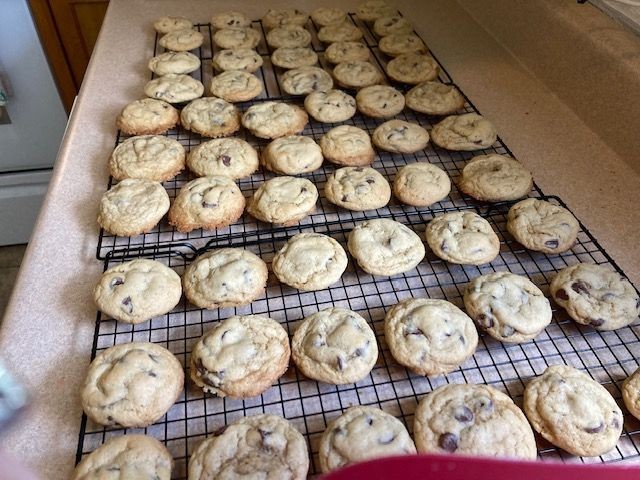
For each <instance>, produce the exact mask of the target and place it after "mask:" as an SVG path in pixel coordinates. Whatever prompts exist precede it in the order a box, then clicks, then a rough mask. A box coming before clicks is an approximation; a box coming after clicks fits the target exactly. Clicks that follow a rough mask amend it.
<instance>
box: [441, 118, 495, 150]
mask: <svg viewBox="0 0 640 480" xmlns="http://www.w3.org/2000/svg"><path fill="white" fill-rule="evenodd" d="M497 138H498V133H497V132H496V127H494V126H493V124H492V123H491V122H489V120H487V119H485V118H483V117H482V116H480V115H478V114H477V113H463V114H462V115H451V116H449V117H447V118H445V119H444V120H442V121H441V122H440V123H438V124H436V125H435V126H434V127H433V129H432V130H431V139H432V140H433V143H435V144H436V145H438V146H439V147H442V148H446V149H447V150H462V151H473V150H480V149H483V148H489V147H490V146H491V145H493V144H494V143H495V141H496V140H497Z"/></svg>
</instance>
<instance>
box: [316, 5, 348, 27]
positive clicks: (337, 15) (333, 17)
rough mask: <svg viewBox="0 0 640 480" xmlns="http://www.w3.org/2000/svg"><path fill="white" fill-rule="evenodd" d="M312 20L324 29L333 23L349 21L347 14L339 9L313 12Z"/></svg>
mask: <svg viewBox="0 0 640 480" xmlns="http://www.w3.org/2000/svg"><path fill="white" fill-rule="evenodd" d="M311 20H313V22H314V23H315V24H316V25H320V26H321V27H324V26H325V25H331V24H332V23H342V22H344V21H345V20H347V14H346V12H345V11H344V10H341V9H339V8H327V7H320V8H316V9H315V10H314V11H313V12H311Z"/></svg>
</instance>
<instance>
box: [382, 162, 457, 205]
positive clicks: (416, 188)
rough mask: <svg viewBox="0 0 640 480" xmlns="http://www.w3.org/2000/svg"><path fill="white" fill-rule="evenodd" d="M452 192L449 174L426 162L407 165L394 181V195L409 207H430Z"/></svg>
mask: <svg viewBox="0 0 640 480" xmlns="http://www.w3.org/2000/svg"><path fill="white" fill-rule="evenodd" d="M450 191H451V180H449V176H448V175H447V172H445V171H444V170H442V169H441V168H440V167H437V166H436V165H433V164H431V163H426V162H416V163H410V164H409V165H405V166H404V167H402V168H401V169H400V170H398V173H396V178H395V179H394V180H393V194H394V195H395V196H396V198H397V199H398V200H400V201H401V202H402V203H405V204H407V205H413V206H416V207H428V206H429V205H432V204H434V203H436V202H439V201H441V200H444V199H445V198H446V197H447V195H449V192H450Z"/></svg>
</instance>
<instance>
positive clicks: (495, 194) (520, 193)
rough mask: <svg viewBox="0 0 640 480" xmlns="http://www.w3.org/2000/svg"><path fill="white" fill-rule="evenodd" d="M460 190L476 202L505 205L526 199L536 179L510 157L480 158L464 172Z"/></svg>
mask: <svg viewBox="0 0 640 480" xmlns="http://www.w3.org/2000/svg"><path fill="white" fill-rule="evenodd" d="M458 187H460V190H462V191H463V192H464V193H466V194H467V195H471V196H472V197H473V198H475V199H476V200H481V201H485V202H502V201H509V200H517V199H519V198H522V197H524V196H526V195H527V194H528V193H529V192H530V191H531V187H533V177H532V176H531V172H530V171H529V170H527V169H526V168H525V167H524V166H523V165H522V164H521V163H520V162H518V161H517V160H514V159H513V158H511V157H509V156H507V155H498V154H496V153H493V154H490V155H477V156H475V157H473V158H472V159H471V160H469V162H468V163H467V164H466V165H465V166H464V168H463V169H462V175H460V180H459V181H458Z"/></svg>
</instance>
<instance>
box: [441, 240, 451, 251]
mask: <svg viewBox="0 0 640 480" xmlns="http://www.w3.org/2000/svg"><path fill="white" fill-rule="evenodd" d="M440 250H442V251H443V252H446V251H447V250H449V246H448V245H447V242H446V240H443V241H442V243H441V244H440Z"/></svg>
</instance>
